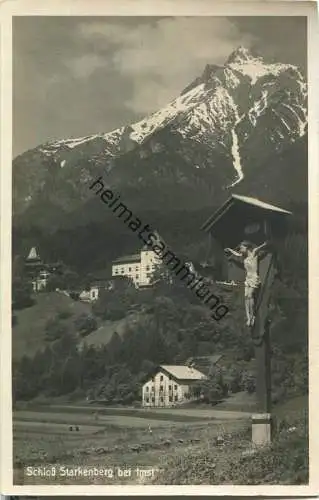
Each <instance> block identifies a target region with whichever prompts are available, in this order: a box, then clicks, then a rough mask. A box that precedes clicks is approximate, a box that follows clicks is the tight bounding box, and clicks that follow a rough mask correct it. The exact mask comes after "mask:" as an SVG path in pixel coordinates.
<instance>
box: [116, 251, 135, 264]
mask: <svg viewBox="0 0 319 500" xmlns="http://www.w3.org/2000/svg"><path fill="white" fill-rule="evenodd" d="M140 261H141V254H139V253H136V254H133V255H124V256H123V257H118V258H117V259H115V260H113V261H112V264H121V263H123V264H125V263H126V262H140Z"/></svg>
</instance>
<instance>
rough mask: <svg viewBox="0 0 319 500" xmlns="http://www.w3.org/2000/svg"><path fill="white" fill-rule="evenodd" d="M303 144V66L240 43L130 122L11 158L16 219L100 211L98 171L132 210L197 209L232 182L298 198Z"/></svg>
mask: <svg viewBox="0 0 319 500" xmlns="http://www.w3.org/2000/svg"><path fill="white" fill-rule="evenodd" d="M306 144H307V84H306V81H305V79H304V78H303V76H302V74H301V72H300V70H299V69H298V68H297V67H295V66H293V65H291V64H282V63H266V62H265V61H264V60H263V59H262V58H261V57H260V56H256V55H254V54H252V53H251V52H250V51H248V50H247V49H245V48H244V47H239V48H238V49H237V50H235V51H234V52H233V53H232V54H231V55H230V56H229V57H228V59H227V61H226V62H225V64H224V65H212V64H208V65H206V67H205V68H204V70H203V72H202V74H201V75H200V76H199V77H197V78H196V79H195V80H194V81H193V82H191V83H190V84H189V85H188V86H187V87H185V88H184V90H182V91H181V93H180V95H179V96H177V97H176V98H175V99H173V100H172V101H171V102H170V103H168V105H167V106H164V107H163V108H162V109H160V110H158V111H156V112H154V113H152V114H151V115H150V116H148V117H146V118H144V119H142V120H140V121H138V122H136V123H133V124H127V125H126V126H123V127H120V128H119V129H116V130H113V131H110V132H108V133H101V134H93V135H91V136H86V137H82V138H73V139H61V140H59V141H51V142H48V143H46V144H42V145H39V146H38V147H36V148H34V149H32V150H30V151H27V152H26V153H23V154H22V155H20V156H18V157H17V158H15V160H14V161H13V214H14V226H17V227H22V228H23V227H33V226H37V227H40V228H42V230H43V231H45V232H52V231H54V230H55V229H57V230H58V229H59V227H64V225H65V222H67V220H72V221H73V222H74V223H75V224H76V225H78V224H81V220H80V217H78V214H80V213H82V214H83V213H84V211H86V212H88V213H86V214H85V215H86V217H85V220H87V223H90V221H92V222H94V221H95V220H98V219H99V218H100V217H102V215H101V216H100V215H99V214H98V210H101V207H99V208H98V207H96V206H95V205H94V203H93V202H91V201H90V197H91V193H90V191H89V189H88V187H89V185H90V183H92V182H93V180H95V179H96V178H97V177H99V176H100V175H103V178H105V179H107V181H106V182H108V184H109V185H110V186H112V189H114V190H115V191H117V192H118V193H120V194H121V197H122V200H123V201H124V202H125V203H126V204H127V206H130V207H131V208H132V209H133V210H135V211H137V212H138V211H142V212H145V211H148V210H153V211H156V210H158V211H161V210H165V211H167V212H169V211H173V210H188V211H189V210H193V211H195V210H201V209H202V208H203V207H207V206H209V205H212V206H213V205H214V206H216V205H218V204H220V203H222V202H223V201H224V200H225V198H226V197H228V196H230V194H231V193H232V192H233V190H234V189H235V191H237V189H239V191H240V192H241V193H242V194H253V195H254V196H257V195H258V194H259V193H261V194H263V193H266V194H267V193H268V195H271V196H272V195H273V194H275V193H276V192H280V193H281V195H280V196H281V197H283V198H284V199H285V198H287V197H286V196H284V194H283V192H282V186H283V185H284V186H285V187H286V190H288V191H289V189H290V190H291V193H292V196H291V197H290V198H289V197H288V198H289V199H290V201H291V202H297V203H298V202H299V201H303V202H304V201H305V199H306V197H307V194H306V190H305V189H304V186H306V183H307V155H306V153H307V151H306V149H307V148H306ZM290 149H292V151H295V152H296V154H295V153H293V154H290V153H289V150H290ZM295 158H298V162H299V164H297V163H296V161H295ZM289 163H290V164H291V166H289ZM301 163H302V165H301ZM290 170H291V172H296V175H291V176H290V175H289V174H287V172H289V171H290ZM268 180H269V182H268ZM294 183H295V184H297V185H293V184H294ZM266 185H268V187H267V189H264V187H263V186H266ZM290 185H291V186H290ZM300 186H303V187H302V188H300V189H299V187H300ZM243 190H244V191H245V192H244V193H243ZM275 198H276V196H275ZM277 198H278V197H277ZM265 201H267V200H265Z"/></svg>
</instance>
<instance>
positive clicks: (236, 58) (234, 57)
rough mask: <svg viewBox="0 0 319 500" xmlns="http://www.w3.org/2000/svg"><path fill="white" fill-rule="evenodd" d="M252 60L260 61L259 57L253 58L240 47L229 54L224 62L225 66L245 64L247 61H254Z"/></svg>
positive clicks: (248, 51) (245, 49)
mask: <svg viewBox="0 0 319 500" xmlns="http://www.w3.org/2000/svg"><path fill="white" fill-rule="evenodd" d="M254 60H261V57H255V56H254V55H253V54H252V53H251V52H250V50H248V49H247V48H246V47H243V46H240V47H238V48H237V49H235V50H234V51H233V52H232V53H231V54H230V56H229V57H228V59H227V61H226V65H229V64H232V63H235V64H241V63H247V62H249V61H254Z"/></svg>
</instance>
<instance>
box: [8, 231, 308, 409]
mask: <svg viewBox="0 0 319 500" xmlns="http://www.w3.org/2000/svg"><path fill="white" fill-rule="evenodd" d="M296 241H297V240H296ZM287 245H288V246H289V244H288V243H287V244H286V249H287V250H285V248H283V250H284V251H285V252H286V251H288V246H287ZM14 270H15V271H16V275H14V281H13V357H14V360H15V362H14V369H15V373H16V374H17V375H16V378H15V384H16V385H15V389H16V391H17V393H16V397H17V399H19V398H21V397H22V398H26V399H29V398H30V397H31V398H32V397H34V396H36V395H40V394H44V393H46V394H48V395H49V394H51V395H54V394H68V393H73V392H74V391H75V392H77V393H78V394H79V395H82V397H85V398H88V399H94V400H95V399H96V400H105V401H108V402H109V404H112V403H113V404H114V403H117V402H121V403H124V404H128V403H133V402H135V403H136V404H139V405H143V406H149V405H156V406H163V405H165V406H172V405H174V404H181V403H186V402H189V401H190V400H198V402H199V403H203V402H204V401H206V402H209V401H210V402H212V403H214V404H215V403H216V402H218V401H221V400H223V399H224V398H225V397H226V398H227V397H228V396H230V395H231V394H232V393H236V392H240V391H246V392H247V393H253V392H254V388H255V361H254V349H253V345H252V343H251V340H250V339H249V337H247V333H246V330H245V328H244V308H243V302H242V301H243V297H242V287H241V286H240V281H238V276H239V275H238V271H236V269H235V268H234V269H233V271H232V268H230V271H229V274H228V280H226V281H223V280H221V279H219V280H218V279H217V280H215V281H214V283H215V285H214V286H215V288H216V290H218V293H219V295H221V296H222V297H224V301H225V303H227V304H228V303H229V304H230V310H231V313H230V314H229V315H228V317H227V318H225V319H224V320H223V321H222V322H220V324H217V323H216V322H214V321H212V320H211V319H209V318H208V315H207V309H205V307H204V306H202V305H200V303H198V301H197V300H196V297H192V296H191V293H190V291H189V290H188V289H187V288H186V287H185V286H184V284H183V283H181V282H180V281H179V279H178V278H176V276H174V275H173V273H170V271H169V269H167V268H166V267H165V266H163V265H161V262H160V261H159V259H158V257H157V256H156V254H155V253H154V252H152V251H151V250H149V249H147V248H141V250H140V253H135V254H131V255H127V256H124V257H118V258H117V259H114V260H113V261H112V262H111V263H110V266H109V268H108V269H106V270H105V272H104V273H100V274H98V275H92V276H85V277H84V278H85V279H83V278H81V277H80V276H79V275H77V274H76V273H75V272H74V271H71V270H69V269H67V268H66V266H64V265H63V264H62V263H61V262H57V263H52V262H51V263H48V262H45V261H44V260H42V259H41V257H40V253H39V251H38V249H37V248H36V247H32V248H31V249H30V250H29V252H28V254H27V256H26V257H25V259H24V263H23V265H21V260H20V261H19V266H16V267H14ZM299 270H301V269H299ZM295 271H298V268H297V269H295ZM18 273H19V275H18ZM236 273H237V275H236ZM241 279H242V278H241ZM277 281H278V280H277ZM283 286H284V285H283V283H281V282H280V281H278V283H277V288H278V292H277V293H279V295H278V297H279V300H281V299H280V296H281V295H282V294H284V295H286V294H287V289H286V288H285V286H284V288H283ZM283 290H284V291H283ZM290 294H291V292H290ZM297 297H299V294H298V292H297V295H296V296H295V298H294V296H292V297H291V299H290V301H289V302H288V303H286V306H285V307H287V305H288V306H289V307H294V306H293V304H297V303H298V308H299V309H300V308H303V306H302V303H301V302H300V300H299V298H297ZM283 306H284V302H283V303H282V305H281V306H280V307H278V304H277V305H275V309H274V314H275V321H274V326H273V331H274V332H277V330H278V331H280V336H279V337H278V335H277V334H276V333H275V334H274V338H275V339H276V340H275V343H274V354H275V356H274V359H273V370H274V377H275V380H276V379H278V380H280V381H281V382H280V383H276V384H275V385H274V389H273V399H274V401H276V400H281V399H282V398H285V397H287V395H289V394H292V393H297V394H298V393H300V391H304V389H305V387H306V383H307V382H306V380H307V376H306V358H304V359H302V356H300V353H299V352H297V351H295V348H294V347H293V346H294V345H296V346H297V345H299V342H301V337H300V332H298V331H297V329H296V334H293V333H292V334H291V330H290V329H291V327H290V326H289V327H288V324H290V322H289V323H287V317H286V318H285V313H284V311H283V310H282V307H283ZM284 318H285V319H284ZM285 323H287V327H288V330H287V335H286V334H285V329H284V328H283V326H284V325H285ZM30 325H32V328H31V330H30ZM288 339H289V340H288ZM287 342H289V345H291V347H289V351H287V349H286V347H285V346H286V343H287ZM53 346H56V347H55V348H54V349H56V348H57V349H58V350H59V349H62V351H61V354H62V358H61V359H55V356H54V351H52V348H53ZM132 352H134V357H132V356H131V353H132ZM133 358H134V359H133ZM190 358H193V361H192V362H191V363H190V361H189V360H190ZM199 358H201V359H206V361H205V363H204V365H205V366H203V363H201V364H198V359H199ZM34 359H36V360H39V359H40V360H42V359H43V361H41V362H40V364H39V367H38V370H40V372H38V374H37V376H36V379H33V376H31V374H30V373H29V368H28V367H29V366H30V367H31V365H32V360H34ZM46 359H51V363H52V362H53V363H54V365H56V370H57V371H58V372H59V371H60V370H61V369H63V373H64V376H63V379H62V380H65V379H64V377H65V376H67V374H69V378H68V383H67V384H64V383H62V385H61V383H59V384H58V387H54V388H53V387H52V388H50V387H51V386H50V385H49V384H48V382H46V378H47V376H45V375H44V373H43V370H44V372H45V370H46V368H45V367H46V365H47V362H46V361H45V360H46ZM63 359H64V360H65V361H62V360H63ZM91 359H95V362H94V365H95V366H94V367H93V366H92V367H91V368H89V366H90V363H91V361H90V360H91ZM216 359H218V360H219V362H218V363H216V362H215V361H213V360H216ZM99 360H101V362H102V364H101V366H100V365H99V363H100V361H99ZM107 360H109V361H107ZM194 360H197V361H194ZM30 363H31V364H30ZM61 363H62V364H61ZM88 363H89V365H88ZM300 363H301V364H300ZM74 364H79V369H78V370H75V371H74V369H73V368H72V367H73V365H74ZM297 365H298V369H297V368H296V367H297ZM163 366H168V368H167V370H168V372H167V370H166V372H165V373H164V374H163V373H162V374H161V369H162V368H161V367H163ZM170 366H171V367H172V368H171V369H170V368H169V367H170ZM299 366H300V367H301V366H303V368H302V369H301V370H302V371H300V368H299ZM41 367H42V368H41ZM176 367H180V369H182V370H184V375H185V376H183V377H176V375H172V373H171V372H170V371H169V370H173V373H175V371H176ZM69 370H70V372H69ZM71 370H72V374H71ZM189 370H194V372H193V373H197V377H196V380H195V379H194V377H193V376H191V377H189V373H190V371H189ZM36 371H37V370H36ZM80 373H81V376H80V375H79V374H80ZM129 374H130V375H129ZM34 376H35V375H34ZM157 377H164V378H165V380H166V379H167V377H168V379H167V380H169V378H170V377H173V378H172V380H174V382H172V383H169V384H168V383H167V384H166V383H165V384H164V383H161V381H160V382H159V383H155V385H154V386H153V389H151V388H149V390H150V391H151V392H150V393H149V394H146V391H147V390H148V389H147V388H148V384H149V383H150V381H151V380H154V381H156V380H157ZM278 377H279V378H278ZM289 377H290V379H289ZM291 377H292V378H293V379H294V380H295V379H297V383H294V384H293V383H292V381H291V380H292V379H291ZM22 380H23V383H22ZM26 380H28V386H29V388H28V390H26V388H25V383H26ZM51 380H52V379H51ZM163 380H164V379H163ZM285 381H286V382H285ZM51 383H52V381H51V382H50V384H51ZM47 384H48V385H47ZM53 385H54V384H53ZM164 385H165V390H164ZM166 386H167V387H166ZM174 388H175V392H174V393H173V392H171V391H173V390H174ZM152 391H155V393H154V394H153V393H152Z"/></svg>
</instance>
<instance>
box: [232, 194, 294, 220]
mask: <svg viewBox="0 0 319 500" xmlns="http://www.w3.org/2000/svg"><path fill="white" fill-rule="evenodd" d="M232 198H234V199H235V200H239V201H242V202H243V203H248V204H250V205H254V206H256V207H260V208H264V209H265V210H272V211H273V212H280V213H282V214H289V215H291V214H292V212H289V211H288V210H284V209H283V208H279V207H276V206H275V205H271V204H270V203H265V202H264V201H261V200H258V199H257V198H251V197H250V196H242V195H239V194H233V195H232Z"/></svg>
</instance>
